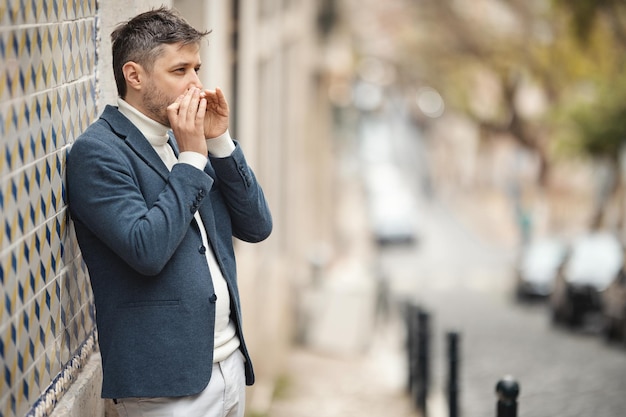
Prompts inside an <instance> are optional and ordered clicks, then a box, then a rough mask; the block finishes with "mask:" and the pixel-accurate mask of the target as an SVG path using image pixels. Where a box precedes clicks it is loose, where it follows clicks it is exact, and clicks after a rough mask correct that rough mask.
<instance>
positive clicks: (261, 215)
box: [209, 141, 273, 243]
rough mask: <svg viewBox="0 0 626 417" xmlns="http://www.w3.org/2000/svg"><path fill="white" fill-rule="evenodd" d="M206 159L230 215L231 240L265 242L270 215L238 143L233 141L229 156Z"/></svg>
mask: <svg viewBox="0 0 626 417" xmlns="http://www.w3.org/2000/svg"><path fill="white" fill-rule="evenodd" d="M209 158H210V160H211V166H212V167H213V169H214V170H215V175H216V176H217V178H218V180H219V182H220V190H221V192H222V196H223V198H224V200H225V202H226V205H227V207H228V210H229V213H230V220H231V224H232V228H233V236H235V237H236V238H238V239H240V240H243V241H245V242H250V243H256V242H260V241H262V240H264V239H266V238H267V237H268V236H269V235H270V233H271V232H272V226H273V224H272V215H271V213H270V209H269V206H268V204H267V201H266V199H265V195H264V194H263V190H262V188H261V186H260V185H259V183H258V181H257V179H256V176H255V175H254V173H253V172H252V169H251V168H250V167H249V166H248V164H247V162H246V159H245V156H244V154H243V151H242V150H241V147H240V146H239V143H238V142H236V141H235V150H234V151H233V153H232V154H231V155H230V156H228V157H225V158H216V157H212V156H209Z"/></svg>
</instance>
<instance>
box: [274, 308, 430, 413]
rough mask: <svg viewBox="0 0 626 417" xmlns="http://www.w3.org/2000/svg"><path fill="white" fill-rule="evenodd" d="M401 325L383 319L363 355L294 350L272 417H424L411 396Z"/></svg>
mask: <svg viewBox="0 0 626 417" xmlns="http://www.w3.org/2000/svg"><path fill="white" fill-rule="evenodd" d="M400 326H401V323H400V320H399V319H398V318H393V317H392V318H390V319H389V320H385V321H382V320H380V321H379V322H378V323H377V324H376V325H374V326H373V327H372V333H371V339H370V341H369V344H368V345H367V346H366V347H364V349H362V350H360V351H358V350H354V351H352V352H349V351H348V350H346V349H344V350H343V351H342V352H341V353H337V352H335V353H333V352H331V351H330V350H328V349H322V348H321V347H320V348H315V347H309V346H305V347H296V348H294V350H293V351H292V352H291V353H290V356H289V359H288V360H287V376H286V380H285V381H284V389H283V390H281V391H279V393H278V395H277V396H276V398H275V399H274V401H273V403H272V406H271V408H270V412H269V414H268V417H351V416H354V417H357V416H358V417H387V416H393V417H418V416H419V413H418V412H417V411H416V408H415V407H414V406H413V403H412V400H411V398H410V397H409V395H408V394H407V392H406V384H405V382H406V380H407V376H406V371H405V368H406V364H405V361H406V359H405V356H404V355H405V353H404V346H403V344H404V330H403V329H402V328H401V327H400ZM334 336H335V337H338V338H340V337H342V336H343V335H341V334H335V335H334Z"/></svg>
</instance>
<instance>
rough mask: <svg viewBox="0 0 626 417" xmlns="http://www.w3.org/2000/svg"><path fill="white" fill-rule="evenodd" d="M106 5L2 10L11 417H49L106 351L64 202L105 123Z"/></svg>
mask: <svg viewBox="0 0 626 417" xmlns="http://www.w3.org/2000/svg"><path fill="white" fill-rule="evenodd" d="M95 15H96V0H49V1H48V0H4V1H0V28H1V30H0V417H18V416H20V417H21V416H24V415H37V416H46V415H48V414H49V413H50V412H51V411H52V409H53V407H54V404H56V401H57V400H58V399H59V398H60V397H61V396H62V395H63V393H64V392H65V390H66V389H67V388H68V386H69V384H71V382H72V379H73V376H75V374H76V373H77V370H78V369H79V368H80V366H81V360H84V358H86V357H87V356H88V354H89V353H91V351H92V350H93V349H94V346H95V320H94V317H95V316H94V311H93V296H92V294H91V291H90V287H89V278H88V275H87V270H86V268H85V266H84V263H83V261H82V259H81V257H80V250H79V249H78V245H77V243H76V239H75V235H74V229H73V227H72V224H71V222H70V221H69V215H68V210H67V206H66V202H65V184H64V175H65V157H66V152H67V150H68V146H69V144H70V143H72V142H73V141H74V140H75V139H76V137H77V136H78V135H79V134H80V133H81V132H82V131H84V130H85V129H86V128H87V126H88V125H89V124H90V123H91V122H92V121H93V120H94V118H95V116H96V105H95V102H96V76H95V67H96V37H97V34H96V18H95Z"/></svg>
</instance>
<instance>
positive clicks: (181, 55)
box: [141, 44, 202, 126]
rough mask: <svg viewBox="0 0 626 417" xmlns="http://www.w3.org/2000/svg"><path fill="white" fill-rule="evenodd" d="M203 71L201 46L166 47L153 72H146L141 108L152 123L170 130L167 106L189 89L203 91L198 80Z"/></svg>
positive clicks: (175, 45)
mask: <svg viewBox="0 0 626 417" xmlns="http://www.w3.org/2000/svg"><path fill="white" fill-rule="evenodd" d="M199 70H200V47H199V45H193V44H192V45H184V46H181V45H180V44H174V45H169V44H166V45H163V51H162V53H161V55H160V56H159V57H158V58H157V59H156V61H155V62H154V66H153V68H152V71H146V72H145V74H146V76H147V79H146V83H145V88H143V89H142V91H141V106H142V107H143V111H144V113H145V114H146V115H147V116H148V117H150V118H151V119H154V120H156V121H157V122H159V123H161V124H163V125H165V126H169V125H170V123H169V120H168V118H167V106H169V105H170V104H172V103H173V102H174V101H176V99H177V98H178V96H180V95H182V94H184V93H185V92H186V91H187V90H188V89H189V88H191V87H197V88H200V89H202V83H201V82H200V79H199V78H198V71H199Z"/></svg>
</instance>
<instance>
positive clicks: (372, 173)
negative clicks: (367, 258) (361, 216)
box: [365, 163, 417, 246]
mask: <svg viewBox="0 0 626 417" xmlns="http://www.w3.org/2000/svg"><path fill="white" fill-rule="evenodd" d="M365 188H366V192H367V202H368V208H369V219H370V224H371V230H372V234H373V237H374V240H375V241H376V243H377V244H378V245H380V246H390V245H412V244H414V243H416V242H417V226H416V221H415V217H416V214H415V213H416V207H415V202H414V199H413V198H414V197H413V194H412V193H411V190H410V187H409V186H408V184H407V183H406V182H405V178H404V177H403V175H402V174H401V173H400V171H399V169H398V168H397V167H395V166H394V165H392V164H386V163H378V164H371V165H370V166H369V167H368V169H367V170H366V173H365Z"/></svg>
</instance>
